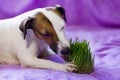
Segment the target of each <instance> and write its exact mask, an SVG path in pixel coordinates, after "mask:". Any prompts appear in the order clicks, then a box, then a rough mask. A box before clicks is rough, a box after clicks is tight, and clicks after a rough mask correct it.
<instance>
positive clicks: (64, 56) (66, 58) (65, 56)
mask: <svg viewBox="0 0 120 80" xmlns="http://www.w3.org/2000/svg"><path fill="white" fill-rule="evenodd" d="M61 57H62V58H63V59H64V60H65V61H68V59H69V56H68V55H61Z"/></svg>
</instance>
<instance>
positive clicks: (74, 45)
mask: <svg viewBox="0 0 120 80" xmlns="http://www.w3.org/2000/svg"><path fill="white" fill-rule="evenodd" d="M70 47H71V49H70V54H69V56H68V59H67V60H68V61H72V63H74V64H75V65H76V70H77V71H75V72H77V73H80V74H89V73H91V72H93V70H94V59H93V56H92V54H91V51H90V47H89V42H87V41H86V40H82V41H80V42H79V40H78V39H77V38H76V41H72V39H71V40H70Z"/></svg>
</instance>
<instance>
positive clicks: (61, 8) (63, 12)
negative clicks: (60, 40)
mask: <svg viewBox="0 0 120 80" xmlns="http://www.w3.org/2000/svg"><path fill="white" fill-rule="evenodd" d="M56 9H57V10H58V11H59V12H60V14H61V15H62V17H63V19H64V20H65V22H67V20H66V16H65V10H64V8H63V7H61V6H60V5H56Z"/></svg>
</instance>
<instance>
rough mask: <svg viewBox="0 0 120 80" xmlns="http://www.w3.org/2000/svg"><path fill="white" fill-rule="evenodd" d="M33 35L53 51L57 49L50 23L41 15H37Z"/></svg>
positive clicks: (54, 33)
mask: <svg viewBox="0 0 120 80" xmlns="http://www.w3.org/2000/svg"><path fill="white" fill-rule="evenodd" d="M33 30H34V33H35V35H36V36H37V37H38V38H39V39H42V40H45V42H46V43H47V44H48V45H49V46H50V47H51V48H52V49H53V50H54V51H56V50H57V49H56V48H57V42H58V41H59V39H58V37H57V34H56V32H55V30H54V28H53V25H52V24H51V22H50V21H49V20H48V19H47V18H46V17H45V16H44V14H43V13H38V14H37V15H36V17H35V22H34V28H33Z"/></svg>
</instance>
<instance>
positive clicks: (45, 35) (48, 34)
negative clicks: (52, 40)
mask: <svg viewBox="0 0 120 80" xmlns="http://www.w3.org/2000/svg"><path fill="white" fill-rule="evenodd" d="M40 34H41V35H42V36H43V37H49V36H50V33H40Z"/></svg>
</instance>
